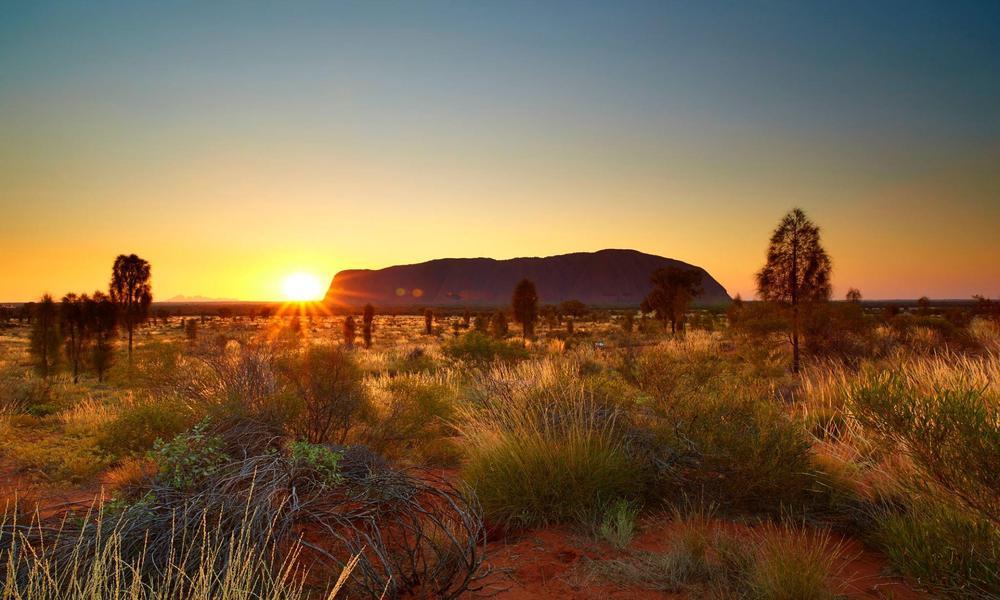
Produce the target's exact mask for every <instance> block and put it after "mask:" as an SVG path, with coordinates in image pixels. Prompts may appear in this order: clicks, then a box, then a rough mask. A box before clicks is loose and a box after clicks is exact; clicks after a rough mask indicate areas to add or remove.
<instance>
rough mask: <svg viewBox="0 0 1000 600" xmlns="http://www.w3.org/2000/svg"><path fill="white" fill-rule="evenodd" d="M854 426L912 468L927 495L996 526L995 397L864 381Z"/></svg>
mask: <svg viewBox="0 0 1000 600" xmlns="http://www.w3.org/2000/svg"><path fill="white" fill-rule="evenodd" d="M850 406H851V411H852V414H853V416H854V418H855V419H857V420H858V422H860V423H861V425H862V426H863V427H864V428H865V429H866V430H867V431H870V432H873V433H874V434H875V435H877V436H878V437H879V438H881V439H882V440H884V441H885V442H886V443H887V444H888V445H890V446H891V448H893V449H895V451H898V452H902V453H904V454H905V455H906V456H907V457H908V458H909V459H910V460H911V462H912V465H913V468H914V469H916V471H917V473H918V475H919V477H918V478H917V479H918V480H919V481H921V482H925V483H927V484H929V485H930V486H931V487H932V488H933V489H931V490H929V492H930V493H932V494H944V495H946V496H947V498H948V499H949V501H950V502H952V503H954V504H956V505H960V506H962V507H964V508H965V509H967V510H971V511H973V512H975V513H976V514H978V515H979V516H980V517H981V518H983V519H986V520H988V521H991V522H992V523H993V525H994V526H1000V469H998V468H997V465H1000V398H998V397H997V396H996V395H995V393H994V392H992V391H990V390H984V389H982V388H975V387H971V386H969V385H961V384H956V385H952V386H935V388H934V389H932V390H926V389H921V388H920V387H918V385H917V384H916V382H912V381H910V382H908V381H906V380H905V379H904V378H903V377H902V376H900V375H898V374H892V373H882V374H879V375H876V376H873V377H869V378H868V379H867V380H865V381H863V382H862V383H861V384H860V385H858V386H856V387H855V388H854V389H853V390H852V392H851V404H850Z"/></svg>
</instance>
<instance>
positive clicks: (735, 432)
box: [645, 396, 812, 514]
mask: <svg viewBox="0 0 1000 600" xmlns="http://www.w3.org/2000/svg"><path fill="white" fill-rule="evenodd" d="M652 445H653V447H652V448H646V449H645V451H646V452H648V453H649V454H650V455H652V460H653V462H654V464H656V465H657V466H658V468H657V481H656V482H655V486H654V489H653V492H654V494H655V495H656V496H659V497H660V498H662V499H664V500H667V501H671V502H672V501H677V500H678V499H679V498H681V497H685V496H686V497H700V498H704V499H705V500H706V501H710V502H713V503H715V504H717V505H718V506H719V507H720V508H723V509H730V510H742V511H750V512H764V513H771V514H777V513H780V512H781V510H782V508H783V507H785V508H791V507H797V506H800V505H801V504H802V503H803V502H804V501H805V500H806V499H807V497H808V490H809V487H810V483H811V478H810V471H811V466H810V464H811V462H810V458H811V454H812V453H811V448H810V443H809V441H808V440H807V439H806V436H805V433H804V432H803V431H802V429H801V428H800V427H799V426H797V425H796V424H795V423H793V422H792V421H791V420H790V419H789V418H788V417H787V416H786V415H785V414H784V413H782V412H781V411H780V410H779V409H778V408H777V407H776V406H774V405H773V404H772V403H771V402H768V401H762V400H756V399H753V398H740V397H715V396H708V397H704V398H701V399H700V400H691V401H685V402H678V403H675V404H673V405H672V406H671V407H670V409H669V411H668V412H667V413H666V415H664V418H663V420H662V421H660V423H659V424H658V425H656V426H655V429H654V437H653V439H652Z"/></svg>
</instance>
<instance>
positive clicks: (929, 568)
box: [875, 500, 1000, 600]
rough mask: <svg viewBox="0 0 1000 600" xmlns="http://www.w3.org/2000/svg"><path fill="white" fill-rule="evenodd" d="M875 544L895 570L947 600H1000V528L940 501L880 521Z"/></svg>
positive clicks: (922, 503) (888, 516) (883, 516)
mask: <svg viewBox="0 0 1000 600" xmlns="http://www.w3.org/2000/svg"><path fill="white" fill-rule="evenodd" d="M875 541H876V543H877V544H878V545H879V547H880V548H882V550H883V551H884V552H885V553H886V555H887V556H888V557H889V562H890V563H891V564H892V566H893V567H895V568H896V569H898V570H899V571H900V572H902V573H903V574H905V575H907V576H909V577H911V578H912V579H913V580H914V581H916V582H917V583H918V584H920V585H921V586H922V587H924V588H927V589H928V590H930V591H932V592H933V593H935V595H936V597H945V598H963V599H964V598H968V599H970V600H971V599H973V598H1000V570H998V569H997V565H1000V530H997V528H996V527H995V526H994V525H991V524H990V523H989V522H988V521H986V520H984V519H981V518H977V517H974V516H970V515H968V514H965V513H963V512H960V511H958V510H955V509H954V508H950V507H948V506H947V505H945V504H942V503H940V502H933V501H926V500H918V501H917V502H916V503H915V504H914V505H913V506H911V507H909V509H908V510H906V511H904V512H888V513H886V514H884V515H882V517H881V518H880V519H879V523H878V528H877V530H876V533H875Z"/></svg>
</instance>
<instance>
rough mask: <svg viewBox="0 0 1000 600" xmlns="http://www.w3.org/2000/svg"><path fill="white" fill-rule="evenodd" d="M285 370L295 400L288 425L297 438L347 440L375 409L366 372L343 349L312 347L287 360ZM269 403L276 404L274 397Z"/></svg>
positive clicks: (314, 440) (329, 440)
mask: <svg viewBox="0 0 1000 600" xmlns="http://www.w3.org/2000/svg"><path fill="white" fill-rule="evenodd" d="M281 373H282V375H283V376H284V379H285V382H286V386H287V388H288V392H289V394H290V395H291V396H293V397H294V399H295V402H293V403H290V404H289V406H288V408H289V410H288V413H289V414H288V425H289V427H290V429H291V430H292V432H293V433H294V434H295V436H296V437H299V438H303V439H306V440H308V441H309V442H311V443H313V444H324V443H329V442H334V443H338V444H343V443H345V442H346V441H347V437H348V435H349V434H350V433H351V431H352V430H353V429H354V428H355V427H356V426H357V425H358V423H359V422H360V421H361V419H363V418H364V416H365V415H366V414H367V413H368V412H369V411H370V410H371V400H370V398H369V397H368V393H367V390H366V389H365V386H364V385H363V381H362V380H363V375H364V374H363V373H362V371H361V368H360V367H359V366H358V364H357V362H356V361H355V360H354V358H353V357H352V356H351V353H350V352H347V351H345V350H343V349H341V348H337V347H332V346H314V347H312V348H309V349H308V350H306V351H305V352H304V353H302V354H301V355H298V356H293V357H290V358H289V359H288V360H287V361H285V362H284V364H283V365H282V368H281ZM268 405H269V406H274V399H273V398H271V399H270V402H269V403H268ZM258 412H259V411H258ZM283 412H284V411H283Z"/></svg>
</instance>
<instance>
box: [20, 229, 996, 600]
mask: <svg viewBox="0 0 1000 600" xmlns="http://www.w3.org/2000/svg"><path fill="white" fill-rule="evenodd" d="M796 218H797V217H796ZM792 225H794V223H792ZM800 225H801V224H800ZM808 225H809V227H805V229H804V230H803V231H804V232H805V234H806V235H807V236H808V237H810V238H815V239H812V241H811V242H810V243H814V244H815V245H816V246H817V247H816V248H814V250H815V252H814V256H813V260H814V262H816V264H815V265H813V266H814V267H815V268H816V269H818V270H815V271H814V272H813V273H812V275H811V276H810V277H812V278H813V279H812V280H810V281H804V282H799V283H800V284H801V285H800V287H799V288H796V291H795V292H794V294H792V293H791V292H789V291H788V290H782V289H777V288H775V289H773V290H772V292H773V294H772V295H773V296H774V297H775V299H774V300H773V301H769V302H760V303H746V302H743V301H742V300H739V299H737V301H735V302H733V304H732V305H731V306H729V307H726V308H725V310H723V309H721V308H719V309H705V308H700V307H699V308H695V309H691V310H688V308H689V307H688V302H689V301H690V299H691V295H692V294H693V293H694V289H695V288H694V285H695V281H694V278H693V277H691V278H689V279H685V278H681V279H684V281H681V282H680V283H677V282H676V281H674V282H673V283H671V281H673V280H671V278H669V277H667V276H666V275H663V274H661V275H662V277H660V279H662V281H661V282H660V283H661V284H662V286H661V287H662V288H663V289H662V290H660V291H659V292H658V294H659V295H658V297H657V298H655V299H654V300H655V304H656V306H655V307H653V308H654V309H655V310H651V311H650V312H642V311H631V310H630V311H602V310H597V309H591V310H585V307H582V306H576V305H574V304H572V303H567V305H566V306H559V307H556V306H549V307H542V308H541V309H540V310H539V308H538V307H537V306H536V303H537V294H535V293H534V288H533V285H531V282H529V281H525V282H522V283H521V284H520V285H519V290H520V292H519V293H518V294H515V301H514V304H515V305H516V306H515V307H514V308H515V309H516V310H515V311H514V315H513V317H514V318H513V319H512V320H513V321H514V322H515V323H519V324H520V325H519V326H520V328H521V331H520V332H518V333H521V335H516V334H512V332H511V331H510V326H509V325H508V314H507V313H506V312H505V311H503V310H499V311H496V312H495V313H493V314H492V315H489V314H480V315H477V316H475V317H473V315H472V314H471V313H469V312H468V311H463V312H462V313H457V314H448V313H447V312H446V311H441V312H438V313H437V314H435V313H434V312H432V311H430V310H427V311H426V312H425V313H424V314H422V315H413V316H405V315H376V314H375V311H374V308H373V307H368V308H366V310H365V312H364V313H363V316H362V317H361V322H362V327H363V329H362V339H363V342H364V343H363V344H360V345H359V344H355V333H356V332H355V330H354V326H353V315H329V314H321V313H319V312H310V311H307V310H303V311H299V312H294V313H292V314H281V313H277V314H271V313H267V314H266V315H264V318H262V319H259V318H258V317H259V316H260V315H257V314H254V315H252V318H249V319H248V318H241V317H240V316H238V315H234V314H233V313H232V311H228V312H227V313H226V314H225V315H222V313H221V312H220V313H219V316H218V317H211V318H209V317H206V316H200V317H199V318H197V319H195V318H194V317H185V318H178V317H176V316H172V315H170V314H168V313H162V314H160V313H158V314H159V318H158V320H156V321H150V320H148V319H147V318H146V316H147V315H146V313H147V312H148V309H149V302H148V300H149V298H148V293H149V289H148V282H146V283H142V282H141V281H140V283H139V284H138V285H137V286H134V287H135V289H134V290H133V292H129V293H130V294H132V296H135V298H134V300H135V302H134V304H132V305H131V308H118V309H115V308H114V307H115V306H117V305H116V304H114V303H120V302H123V300H122V298H123V294H126V292H125V291H120V292H118V293H117V295H112V296H111V297H105V296H104V295H103V294H99V293H97V294H94V295H93V296H75V295H68V296H67V297H66V299H65V300H64V302H63V303H60V304H59V305H57V304H56V303H55V302H52V301H51V299H44V300H43V301H42V302H40V303H38V304H37V305H36V306H35V308H34V312H33V313H30V316H31V320H30V322H26V319H23V318H22V319H20V320H19V321H18V322H13V321H12V320H11V319H6V320H5V321H4V322H3V325H4V327H3V329H2V330H0V333H2V335H0V350H2V352H0V428H2V433H3V435H2V437H0V468H2V469H3V472H4V474H5V475H6V476H7V478H8V479H10V481H11V482H12V485H9V486H8V488H7V489H5V493H6V494H7V495H8V496H9V499H10V502H8V506H7V508H6V511H5V517H4V520H3V522H2V524H0V579H2V580H3V582H4V588H3V593H2V594H0V596H2V597H3V598H84V597H86V598H124V597H129V598H171V597H192V598H199V597H204V598H208V597H224V598H236V599H243V598H275V599H276V598H289V599H292V598H296V599H297V598H329V597H332V596H331V594H334V593H336V592H337V591H338V590H339V591H340V592H341V593H346V594H348V595H349V596H351V597H372V598H381V597H383V596H384V597H388V598H398V597H406V596H417V597H434V598H440V597H444V598H457V597H459V596H462V595H463V594H465V593H467V592H470V591H477V590H480V589H484V590H485V591H487V592H496V591H497V589H496V580H495V578H494V577H493V575H492V572H493V569H492V567H491V565H490V562H489V552H490V551H491V548H492V547H493V546H492V545H491V544H494V543H501V544H503V543H506V542H507V541H509V540H516V539H518V537H519V536H524V535H528V533H529V532H531V531H533V530H534V531H537V530H541V529H549V530H556V531H562V532H566V534H567V535H577V536H583V537H585V538H586V539H589V540H590V542H589V543H591V544H596V545H598V546H599V547H601V548H605V549H606V550H605V551H603V552H604V554H602V555H601V556H599V557H597V558H593V559H588V560H589V563H587V564H588V565H589V567H588V571H587V576H588V577H594V578H596V580H598V581H601V582H604V583H605V584H610V585H622V586H637V587H643V588H648V589H652V590H659V591H670V592H679V593H686V594H689V595H692V596H700V597H715V598H762V599H763V598H768V599H771V598H776V599H783V598H788V599H809V598H817V599H826V598H834V597H838V596H840V595H843V594H846V595H848V596H850V595H851V590H850V589H849V588H850V586H851V581H850V577H849V576H846V575H843V574H842V573H841V570H842V569H843V567H844V564H845V562H849V561H850V560H851V559H850V558H849V557H848V556H846V554H845V551H844V541H845V540H846V541H848V542H850V543H852V544H858V545H859V547H863V548H865V551H866V552H870V553H874V555H875V556H877V557H878V559H879V560H882V561H883V563H884V565H885V566H887V567H888V568H891V569H892V570H893V572H894V573H895V574H896V576H898V577H899V578H901V580H902V581H906V582H907V585H909V586H911V587H913V588H917V589H921V590H924V591H927V592H929V593H931V594H933V595H934V596H935V597H943V598H970V599H973V598H975V599H979V598H1000V577H998V575H997V573H998V570H997V565H998V564H1000V470H998V469H997V466H998V465H1000V383H998V382H1000V355H998V354H997V350H998V348H1000V326H998V319H997V314H996V311H995V310H994V308H993V304H992V303H990V302H988V301H985V300H981V301H979V302H978V303H976V304H969V305H965V306H960V307H956V306H946V307H934V306H933V304H932V303H931V302H930V301H927V302H923V301H922V302H920V303H918V304H917V305H916V306H914V307H913V309H912V310H906V311H904V310H898V309H895V308H891V307H875V306H866V305H865V304H864V303H862V301H861V299H860V293H859V292H857V291H856V290H852V292H851V293H850V294H849V299H848V301H847V302H844V303H831V302H829V301H828V300H827V297H828V295H829V286H828V282H827V276H828V273H827V271H828V266H829V265H828V262H827V259H826V258H825V254H822V252H821V248H819V247H818V238H817V237H816V236H818V233H817V231H816V230H814V228H812V226H811V224H808ZM790 226H791V225H790ZM797 226H798V225H796V227H797ZM783 239H784V238H782V239H778V240H776V241H775V243H777V244H778V245H779V246H780V245H781V244H784V243H785V242H784V241H782V240H783ZM778 250H780V248H778ZM783 256H784V255H783V254H782V252H778V251H777V250H776V251H775V256H772V257H771V258H773V259H774V260H773V261H772V262H773V264H772V265H771V271H773V273H771V274H768V275H767V277H764V275H762V277H764V278H765V279H766V278H773V277H772V275H773V274H774V273H779V272H781V271H782V269H785V268H786V267H787V266H788V265H786V264H785V262H787V261H786V260H785V258H787V257H785V258H783ZM796 256H798V255H797V254H796ZM125 258H127V257H125ZM138 260H140V261H141V259H138ZM136 268H137V269H138V270H139V272H140V273H139V275H142V274H143V273H146V274H147V275H148V272H147V271H148V264H146V265H145V266H144V265H143V264H142V263H136ZM796 268H797V267H796ZM676 275H677V274H676V273H674V274H673V275H671V277H674V276H676ZM139 279H140V280H142V277H139ZM674 279H676V277H674ZM668 280H670V281H668ZM678 285H680V286H681V288H683V289H680V290H678V289H673V288H675V287H677V286H678ZM768 285H772V286H778V287H780V285H779V284H778V283H774V282H769V283H768ZM668 288H670V289H668ZM807 288H809V290H811V291H809V290H807ZM671 290H672V291H671ZM685 290H686V291H685ZM804 290H805V291H808V293H805V291H804ZM803 294H804V295H803ZM126 295H127V294H126ZM786 295H787V296H789V297H791V295H794V302H793V301H792V300H787V301H786V299H784V298H785V296H786ZM109 298H115V300H114V301H113V302H112V300H111V299H109ZM95 299H96V300H95ZM650 302H651V303H654V302H653V301H652V300H651V301H650ZM112 309H113V310H112ZM114 310H121V311H124V312H123V313H122V314H127V316H128V318H127V319H126V321H128V323H130V325H128V327H129V328H131V337H132V338H133V340H132V341H133V344H132V351H131V356H130V357H128V358H127V359H126V360H115V358H116V353H124V352H126V350H125V348H123V349H121V350H119V349H118V348H117V346H116V344H115V341H116V336H117V335H118V334H117V333H116V332H117V328H116V326H115V324H116V319H115V318H111V317H113V316H114V314H111V317H109V315H108V314H105V312H107V311H111V313H114ZM60 311H61V312H60ZM88 311H89V312H88ZM102 311H104V312H102ZM109 314H110V313H109ZM539 316H540V317H541V318H539ZM667 322H670V323H672V324H673V327H672V330H673V331H671V329H668V328H667V326H666V323H667ZM128 323H125V324H123V331H122V335H124V334H125V333H124V332H125V330H127V329H125V328H124V325H127V324H128ZM564 323H566V324H572V327H568V326H564ZM67 336H68V337H67ZM101 340H103V342H102V341H101ZM126 348H127V347H126ZM88 349H89V350H88ZM8 492H9V493H8ZM57 493H63V494H66V497H65V498H63V500H61V501H53V500H52V498H53V496H54V495H55V494H57ZM18 496H19V498H17V497H18ZM15 499H16V500H17V501H16V502H14V500H15ZM651 528H652V529H656V528H659V529H656V530H657V531H660V532H663V535H664V536H665V538H664V539H662V540H660V544H659V546H658V549H656V550H650V549H649V548H648V546H649V544H648V542H644V544H645V546H644V547H643V548H639V547H637V540H639V539H641V538H642V537H643V535H644V534H645V533H646V532H647V531H648V530H649V529H651Z"/></svg>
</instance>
